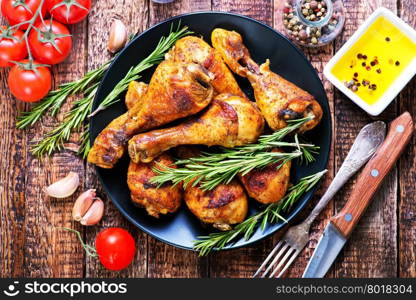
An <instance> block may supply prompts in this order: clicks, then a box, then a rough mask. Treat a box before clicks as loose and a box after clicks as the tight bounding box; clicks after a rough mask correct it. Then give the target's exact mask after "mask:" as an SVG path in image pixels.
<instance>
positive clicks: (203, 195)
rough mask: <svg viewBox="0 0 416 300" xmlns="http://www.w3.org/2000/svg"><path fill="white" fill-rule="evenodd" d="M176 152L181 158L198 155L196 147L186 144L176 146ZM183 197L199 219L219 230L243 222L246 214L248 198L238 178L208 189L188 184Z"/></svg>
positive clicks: (227, 228)
mask: <svg viewBox="0 0 416 300" xmlns="http://www.w3.org/2000/svg"><path fill="white" fill-rule="evenodd" d="M176 153H177V155H178V156H179V157H181V158H190V157H196V156H199V155H200V151H199V150H198V149H196V148H194V147H187V146H186V147H178V148H177V149H176ZM184 199H185V203H186V205H187V206H188V208H189V210H190V211H191V212H192V213H193V214H194V215H195V216H196V217H197V218H198V219H199V220H201V221H202V222H203V223H205V224H210V225H212V226H213V227H215V228H217V229H219V230H230V229H231V225H234V224H238V223H241V222H243V221H244V219H245V217H246V215H247V210H248V199H247V196H246V193H245V192H244V189H243V187H242V186H241V184H240V183H239V182H238V180H232V181H231V182H230V183H229V184H220V185H218V186H216V187H215V188H214V189H212V190H210V191H204V190H202V189H201V188H200V187H199V186H198V185H196V186H192V184H189V185H188V186H187V187H186V188H185V192H184Z"/></svg>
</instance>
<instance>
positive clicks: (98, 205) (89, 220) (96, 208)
mask: <svg viewBox="0 0 416 300" xmlns="http://www.w3.org/2000/svg"><path fill="white" fill-rule="evenodd" d="M103 214H104V202H103V201H102V200H101V199H100V198H95V201H94V203H93V204H92V205H91V206H90V208H89V209H88V210H87V212H86V213H85V215H84V216H83V217H82V218H81V220H80V223H81V224H82V225H86V226H90V225H95V224H97V223H98V222H100V220H101V218H102V217H103Z"/></svg>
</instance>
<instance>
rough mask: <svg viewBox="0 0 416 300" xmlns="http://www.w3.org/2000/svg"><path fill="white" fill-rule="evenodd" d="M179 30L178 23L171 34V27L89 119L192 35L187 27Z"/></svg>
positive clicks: (116, 98)
mask: <svg viewBox="0 0 416 300" xmlns="http://www.w3.org/2000/svg"><path fill="white" fill-rule="evenodd" d="M179 28H180V22H179V24H178V27H177V29H176V31H175V32H172V30H173V27H172V26H171V29H170V33H169V36H168V37H164V36H163V37H162V38H161V39H160V40H159V43H158V44H157V46H156V48H155V50H153V52H152V53H150V55H149V56H148V57H147V58H145V59H144V60H143V61H142V62H140V63H139V64H138V65H136V66H135V67H132V68H131V69H130V70H129V71H128V72H127V74H126V76H124V78H123V79H122V80H120V81H119V82H118V83H117V85H116V86H115V87H114V89H113V90H112V91H111V92H110V93H109V94H108V95H107V97H105V99H104V100H103V101H102V102H101V103H100V105H99V106H98V107H97V109H96V110H94V111H93V112H92V113H91V114H90V115H89V117H92V116H94V115H96V114H97V113H98V112H100V111H102V110H104V109H105V108H106V107H108V106H109V105H111V104H113V103H115V102H117V101H119V99H118V96H119V95H120V94H121V93H122V92H123V91H125V90H126V88H127V87H128V85H129V83H130V82H131V81H133V80H137V79H138V78H140V76H139V75H138V74H140V73H141V72H143V71H144V70H146V69H149V68H151V67H152V66H153V65H155V64H158V63H159V62H161V61H162V60H163V58H164V56H165V53H166V52H167V51H168V50H169V49H170V48H171V47H172V46H173V44H175V42H176V41H177V40H179V39H180V38H182V37H184V36H186V35H189V34H192V33H193V32H191V31H189V30H188V27H187V26H184V27H182V29H179Z"/></svg>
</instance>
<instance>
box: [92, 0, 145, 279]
mask: <svg viewBox="0 0 416 300" xmlns="http://www.w3.org/2000/svg"><path fill="white" fill-rule="evenodd" d="M148 16H149V11H148V2H147V1H135V0H123V1H98V0H97V1H95V3H93V8H92V10H91V12H90V14H89V16H88V52H87V57H88V63H87V65H86V66H87V69H88V70H92V69H95V68H97V67H99V66H100V65H101V64H103V63H104V62H106V61H107V60H108V59H109V58H110V53H109V52H108V51H107V39H108V30H109V28H110V25H111V20H112V19H113V18H116V19H120V20H122V21H123V23H124V24H126V26H127V27H128V30H129V32H130V33H135V32H140V31H143V30H144V29H145V28H147V26H148ZM86 170H87V171H86V189H88V188H97V192H98V194H99V195H100V196H101V197H102V198H103V200H104V202H105V213H104V218H103V220H102V221H101V222H100V223H99V224H98V226H93V227H88V228H87V229H86V236H85V238H86V241H87V242H88V243H90V244H94V242H95V237H96V236H97V234H98V233H99V232H100V231H101V230H102V229H104V228H108V227H122V228H125V229H127V230H128V231H129V232H130V233H131V234H132V235H133V237H134V238H135V241H136V247H137V255H136V257H135V259H134V261H133V263H132V264H131V265H130V266H129V267H128V268H127V269H125V270H123V271H120V272H111V271H108V270H106V269H104V267H103V266H102V265H101V264H100V262H99V261H98V259H96V258H90V257H87V258H86V262H85V264H86V266H85V268H86V274H85V275H86V276H87V277H110V278H111V277H112V278H114V277H145V276H146V268H147V242H146V235H145V234H144V233H143V232H142V231H140V230H138V229H137V228H135V227H134V226H133V225H131V224H130V223H129V222H128V221H127V220H126V219H125V218H124V217H123V216H122V215H121V213H120V212H119V211H118V210H117V209H116V208H115V206H114V205H113V203H112V202H111V201H110V199H109V198H108V197H106V196H105V193H104V191H103V190H102V187H101V184H100V183H99V182H98V180H97V176H96V175H95V169H94V167H93V166H92V165H89V164H88V165H87V168H86Z"/></svg>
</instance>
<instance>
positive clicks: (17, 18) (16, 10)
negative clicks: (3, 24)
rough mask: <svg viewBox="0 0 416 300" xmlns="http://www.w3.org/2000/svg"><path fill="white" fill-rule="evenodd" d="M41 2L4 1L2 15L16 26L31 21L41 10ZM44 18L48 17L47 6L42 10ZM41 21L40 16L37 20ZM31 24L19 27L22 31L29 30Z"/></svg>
mask: <svg viewBox="0 0 416 300" xmlns="http://www.w3.org/2000/svg"><path fill="white" fill-rule="evenodd" d="M40 3H41V0H2V1H1V13H2V15H3V16H4V17H5V18H6V19H7V21H8V22H9V23H10V25H15V24H18V23H22V22H25V21H28V20H30V19H31V18H32V17H33V14H35V13H36V11H37V10H38V8H39V5H40ZM41 14H42V17H44V16H45V15H46V6H45V5H43V7H42V9H41ZM36 20H37V21H38V20H40V16H38V18H37V19H36ZM28 26H29V24H23V25H21V26H19V28H20V29H27V27H28Z"/></svg>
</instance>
